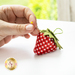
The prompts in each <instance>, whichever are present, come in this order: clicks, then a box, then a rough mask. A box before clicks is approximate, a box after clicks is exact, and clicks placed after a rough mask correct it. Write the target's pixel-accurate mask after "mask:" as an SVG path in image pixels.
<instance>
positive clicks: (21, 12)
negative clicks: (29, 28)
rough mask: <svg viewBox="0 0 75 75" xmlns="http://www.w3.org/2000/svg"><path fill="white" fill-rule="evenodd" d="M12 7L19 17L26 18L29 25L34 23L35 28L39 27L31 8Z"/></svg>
mask: <svg viewBox="0 0 75 75" xmlns="http://www.w3.org/2000/svg"><path fill="white" fill-rule="evenodd" d="M10 7H11V8H12V11H13V12H14V14H15V15H16V16H17V17H25V18H26V19H27V20H28V21H29V23H31V22H33V25H34V26H35V27H34V28H36V27H37V21H36V17H35V15H34V13H33V12H32V11H31V10H30V8H28V7H26V6H22V5H10Z"/></svg>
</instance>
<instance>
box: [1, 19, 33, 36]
mask: <svg viewBox="0 0 75 75" xmlns="http://www.w3.org/2000/svg"><path fill="white" fill-rule="evenodd" d="M0 24H1V25H0V35H24V34H28V33H31V32H33V30H34V26H33V25H32V24H14V23H7V22H4V21H2V20H0Z"/></svg>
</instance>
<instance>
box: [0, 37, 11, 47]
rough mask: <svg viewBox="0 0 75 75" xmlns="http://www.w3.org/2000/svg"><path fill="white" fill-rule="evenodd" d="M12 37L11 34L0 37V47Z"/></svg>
mask: <svg viewBox="0 0 75 75" xmlns="http://www.w3.org/2000/svg"><path fill="white" fill-rule="evenodd" d="M11 39H12V36H7V37H6V38H4V39H2V40H1V41H0V47H1V46H3V45H4V44H6V43H8V42H9V41H10V40H11Z"/></svg>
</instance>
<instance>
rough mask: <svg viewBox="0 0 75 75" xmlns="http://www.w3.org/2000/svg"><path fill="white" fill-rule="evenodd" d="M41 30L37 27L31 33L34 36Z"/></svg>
mask: <svg viewBox="0 0 75 75" xmlns="http://www.w3.org/2000/svg"><path fill="white" fill-rule="evenodd" d="M39 32H40V30H39V29H38V28H35V29H34V31H33V32H32V33H31V34H32V35H33V36H37V34H38V33H39Z"/></svg>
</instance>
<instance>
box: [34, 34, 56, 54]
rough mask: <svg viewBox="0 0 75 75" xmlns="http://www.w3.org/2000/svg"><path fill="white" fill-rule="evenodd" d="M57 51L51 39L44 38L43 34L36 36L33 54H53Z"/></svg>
mask: <svg viewBox="0 0 75 75" xmlns="http://www.w3.org/2000/svg"><path fill="white" fill-rule="evenodd" d="M56 49H57V46H56V44H55V42H54V39H53V38H50V37H49V36H44V33H39V34H38V35H37V40H36V44H35V48H34V53H35V54H37V55H41V54H45V53H50V52H53V51H55V50H56Z"/></svg>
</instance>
